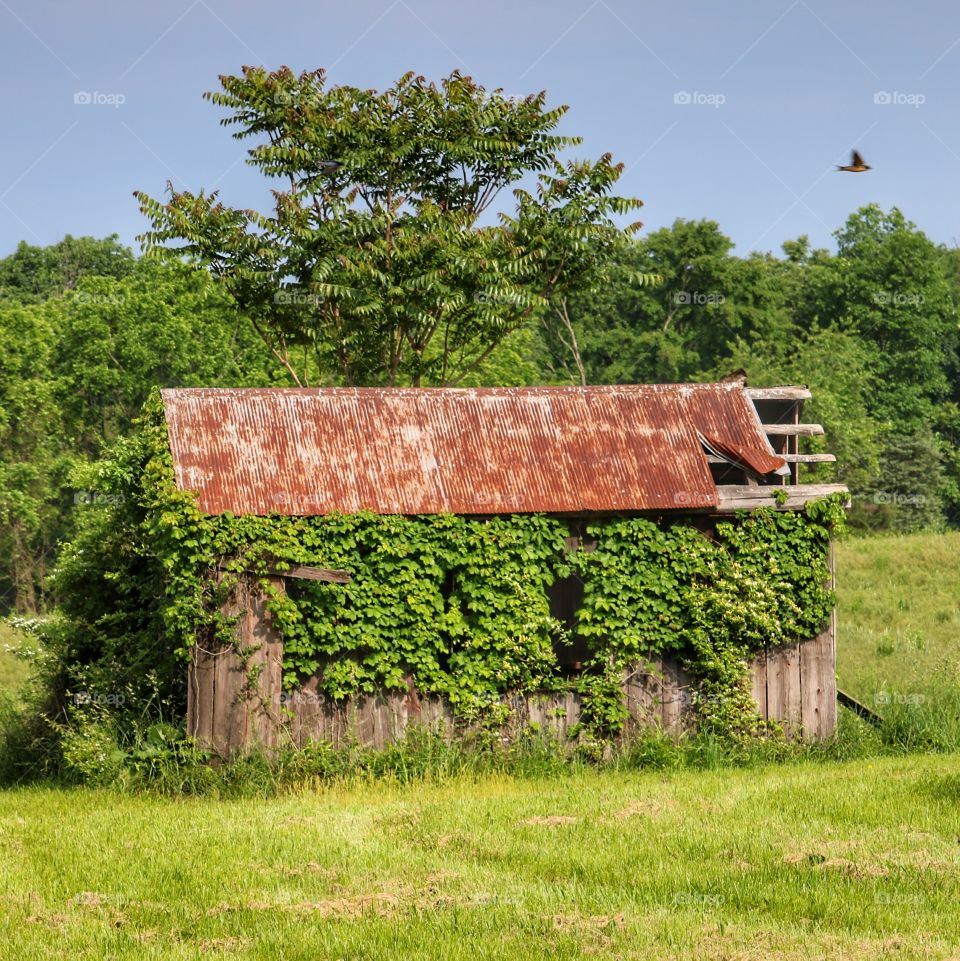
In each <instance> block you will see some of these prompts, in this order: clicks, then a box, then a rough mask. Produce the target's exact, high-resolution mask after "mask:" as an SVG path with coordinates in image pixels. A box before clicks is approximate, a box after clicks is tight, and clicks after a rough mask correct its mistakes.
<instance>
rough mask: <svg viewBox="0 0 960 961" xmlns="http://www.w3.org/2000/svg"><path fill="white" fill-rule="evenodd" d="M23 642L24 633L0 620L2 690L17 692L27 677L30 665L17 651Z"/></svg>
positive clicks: (0, 677)
mask: <svg viewBox="0 0 960 961" xmlns="http://www.w3.org/2000/svg"><path fill="white" fill-rule="evenodd" d="M23 643H24V637H23V635H22V634H20V633H19V632H17V631H15V630H14V629H13V628H12V627H10V625H9V624H7V623H5V622H4V621H0V691H7V692H11V693H13V692H16V691H17V689H18V688H19V687H20V686H21V685H22V684H23V682H24V681H25V680H26V679H27V674H28V672H29V670H30V668H29V665H28V663H27V661H26V660H24V659H23V658H22V657H18V656H17V654H16V653H15V652H16V651H17V650H18V649H19V647H20V645H21V644H23Z"/></svg>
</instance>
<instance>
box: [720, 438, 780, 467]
mask: <svg viewBox="0 0 960 961" xmlns="http://www.w3.org/2000/svg"><path fill="white" fill-rule="evenodd" d="M704 439H705V440H706V442H707V443H708V444H709V445H710V446H711V447H712V448H714V450H716V452H717V453H718V454H722V455H723V456H724V457H729V458H730V460H732V461H734V462H735V463H737V464H746V466H747V467H749V468H750V469H751V470H752V471H753V472H754V473H757V474H772V473H773V472H774V471H775V470H778V469H779V468H781V467H783V465H784V464H786V461H785V460H784V459H783V458H782V457H777V455H776V454H771V453H770V452H769V450H759V449H757V448H756V447H744V446H743V445H742V444H734V443H732V442H730V441H722V440H720V438H718V437H711V436H709V435H705V436H704Z"/></svg>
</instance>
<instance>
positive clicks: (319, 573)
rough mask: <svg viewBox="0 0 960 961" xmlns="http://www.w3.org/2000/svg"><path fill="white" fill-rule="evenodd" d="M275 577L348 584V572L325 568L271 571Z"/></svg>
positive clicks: (349, 575)
mask: <svg viewBox="0 0 960 961" xmlns="http://www.w3.org/2000/svg"><path fill="white" fill-rule="evenodd" d="M270 573H271V574H274V575H276V576H277V577H296V578H299V579H300V580H304V581H326V582H327V583H328V584H349V583H350V580H351V576H352V575H351V574H350V572H349V571H337V570H332V569H329V568H326V567H291V568H290V570H288V571H279V570H272V571H270Z"/></svg>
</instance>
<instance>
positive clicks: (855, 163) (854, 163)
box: [837, 150, 871, 174]
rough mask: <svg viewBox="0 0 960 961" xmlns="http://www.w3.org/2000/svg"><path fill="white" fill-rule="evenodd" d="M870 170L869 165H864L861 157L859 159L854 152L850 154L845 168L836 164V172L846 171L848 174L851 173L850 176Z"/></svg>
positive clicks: (858, 155)
mask: <svg viewBox="0 0 960 961" xmlns="http://www.w3.org/2000/svg"><path fill="white" fill-rule="evenodd" d="M870 169H871V168H870V164H866V163H864V162H863V157H861V156H860V154H859V153H858V152H857V151H856V150H853V151H851V152H850V163H849V164H847V165H846V166H842V165H841V164H837V170H846V171H847V172H848V173H852V174H862V173H863V172H864V170H870Z"/></svg>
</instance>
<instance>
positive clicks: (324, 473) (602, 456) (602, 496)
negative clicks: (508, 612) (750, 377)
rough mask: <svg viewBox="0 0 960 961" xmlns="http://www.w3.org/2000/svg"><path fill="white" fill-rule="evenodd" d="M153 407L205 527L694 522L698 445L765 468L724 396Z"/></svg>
mask: <svg viewBox="0 0 960 961" xmlns="http://www.w3.org/2000/svg"><path fill="white" fill-rule="evenodd" d="M162 393H163V402H164V408H165V411H166V420H167V429H168V434H169V438H170V448H171V451H172V454H173V464H174V471H175V475H176V481H177V485H178V487H180V488H181V489H189V490H193V491H195V492H196V493H197V495H198V499H199V506H200V508H201V510H204V511H205V512H207V513H210V514H219V513H223V512H225V511H231V512H233V513H235V514H286V515H294V516H303V515H315V514H327V513H333V512H340V513H351V512H355V511H359V510H371V511H374V512H376V513H381V514H436V513H454V514H501V513H528V512H537V513H554V514H577V513H610V512H616V511H644V510H678V509H695V508H705V507H713V506H716V505H717V504H718V494H717V489H716V485H715V484H714V482H713V479H712V477H711V473H710V467H709V463H708V460H707V457H706V455H705V454H704V451H703V447H702V444H701V441H700V436H701V435H703V436H706V437H710V438H715V439H716V440H717V441H718V442H720V443H721V444H723V445H724V446H727V447H729V448H730V449H731V450H737V451H738V452H740V453H741V456H743V457H744V459H749V460H750V461H751V462H754V463H757V464H764V465H766V464H768V463H772V462H773V461H774V460H779V458H771V454H772V451H771V448H770V445H769V442H768V441H767V438H766V436H765V434H764V432H763V429H762V427H761V425H760V423H759V420H758V418H757V415H756V411H755V410H754V407H753V405H752V403H751V401H750V399H749V397H748V396H747V394H746V392H745V390H744V388H743V387H742V386H741V385H740V384H737V383H720V384H652V385H639V386H614V387H511V388H476V389H461V388H433V389H420V388H315V389H310V388H304V389H280V388H264V389H226V388H195V389H175V390H164V391H163V392H162ZM752 455H755V458H754V456H752Z"/></svg>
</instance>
